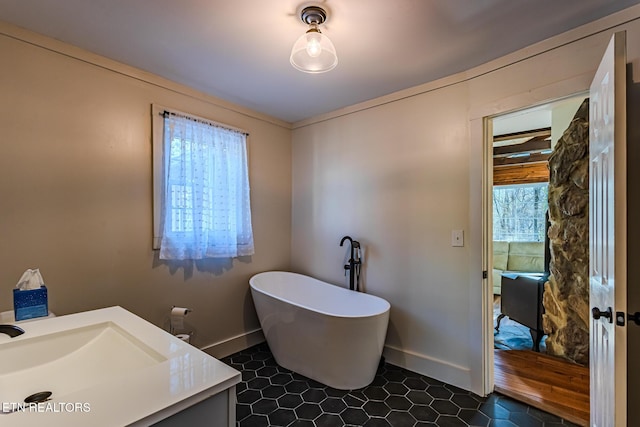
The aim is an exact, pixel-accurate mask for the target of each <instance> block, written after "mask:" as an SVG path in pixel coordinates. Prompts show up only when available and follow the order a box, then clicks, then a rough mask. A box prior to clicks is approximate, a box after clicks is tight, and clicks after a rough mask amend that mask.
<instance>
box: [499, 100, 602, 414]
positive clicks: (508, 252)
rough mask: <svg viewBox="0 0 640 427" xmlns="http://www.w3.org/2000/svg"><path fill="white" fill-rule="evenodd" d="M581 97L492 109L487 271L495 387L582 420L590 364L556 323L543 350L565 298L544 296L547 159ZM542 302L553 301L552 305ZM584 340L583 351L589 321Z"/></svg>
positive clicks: (558, 151) (558, 152)
mask: <svg viewBox="0 0 640 427" xmlns="http://www.w3.org/2000/svg"><path fill="white" fill-rule="evenodd" d="M585 98H586V95H580V96H575V97H571V98H567V99H562V100H558V101H554V102H550V103H546V104H544V105H539V106H535V107H531V108H527V109H524V110H519V111H516V112H513V113H508V114H504V115H500V116H496V117H493V118H492V119H490V121H491V123H490V126H489V128H492V129H493V131H492V132H491V134H490V137H491V138H492V139H491V141H489V144H490V147H489V148H490V149H491V152H492V154H493V155H492V156H490V163H491V167H490V168H489V169H490V171H492V178H493V179H492V191H490V192H489V193H490V199H491V202H490V203H489V204H488V206H489V207H491V210H492V212H491V216H492V221H491V223H492V227H491V232H490V235H491V236H492V238H491V239H490V240H491V242H490V250H489V251H490V252H491V255H492V256H491V258H490V259H492V261H491V264H492V265H491V267H492V269H493V271H492V272H490V273H489V276H488V278H489V281H490V286H489V288H490V289H491V288H492V289H493V298H492V307H491V308H490V311H491V312H492V313H493V322H494V328H495V329H494V338H493V340H492V341H493V347H494V366H493V368H494V369H493V371H494V384H495V390H496V391H498V392H501V393H502V394H506V395H508V396H510V397H513V398H516V399H519V400H522V401H524V402H525V403H527V404H529V405H532V406H535V407H538V408H540V409H543V410H545V411H548V412H551V413H554V414H556V415H558V416H561V417H562V418H565V419H568V420H570V421H573V422H575V423H577V424H579V425H587V423H588V420H589V388H588V387H589V371H588V366H583V365H581V362H582V360H580V358H579V354H578V360H577V361H576V360H572V355H569V354H564V352H563V351H564V350H563V349H562V348H560V347H558V342H557V341H558V334H557V333H556V332H557V331H554V332H552V336H551V340H550V343H549V344H550V346H551V348H550V350H551V351H548V349H547V342H546V341H547V339H548V336H547V335H546V332H545V329H548V327H549V326H552V327H555V323H554V321H555V320H554V318H553V317H551V316H552V314H553V315H554V316H556V317H557V315H559V316H560V318H563V316H564V314H563V313H557V311H558V308H559V307H563V305H562V304H555V305H554V304H553V303H554V301H553V298H551V299H550V297H549V295H553V292H552V291H553V289H547V291H546V292H547V294H548V295H544V294H545V283H546V282H547V281H548V278H549V263H550V258H551V253H550V252H551V251H550V250H549V248H550V246H551V245H550V243H549V239H548V235H549V233H548V230H549V227H550V225H551V222H550V221H549V220H548V219H547V218H548V216H546V214H547V211H548V207H549V203H548V195H549V191H550V190H549V176H550V174H549V167H548V165H549V160H550V159H552V156H555V157H554V158H553V159H552V162H556V163H557V162H558V157H559V156H562V155H565V154H564V151H563V150H564V146H565V145H566V144H567V141H568V140H570V139H571V137H570V136H564V135H563V134H564V132H565V130H567V129H568V128H569V126H570V124H572V121H573V120H574V116H575V117H577V116H576V112H579V110H580V108H581V105H582V104H583V101H584V100H585ZM587 111H588V108H587ZM587 122H588V116H587ZM572 126H575V121H574V122H573V124H572ZM587 146H588V145H587ZM587 158H588V157H587ZM555 176H557V174H556V175H555ZM551 191H552V194H554V195H555V194H557V192H554V191H556V190H555V189H553V188H552V190H551ZM587 191H588V189H587ZM553 197H555V196H552V198H553ZM555 201H556V202H557V200H555ZM587 202H588V192H587ZM553 215H555V217H556V219H555V222H553V224H554V225H553V227H554V228H553V230H557V228H558V220H557V216H558V215H557V212H554V213H553ZM587 227H588V224H587ZM587 229H588V228H587ZM584 243H585V245H586V244H587V243H588V241H585V242H584ZM556 248H557V247H556ZM587 262H588V258H587ZM546 286H547V287H548V286H549V285H546ZM587 296H588V294H587ZM545 299H546V302H545ZM587 301H588V300H587ZM545 305H549V306H550V308H552V310H550V311H549V313H545ZM552 312H553V313H552ZM544 316H548V317H549V319H543V317H544ZM565 317H566V316H565ZM545 324H546V326H545ZM556 329H557V328H556ZM586 343H587V355H588V329H587V339H586ZM564 344H566V343H562V345H564ZM569 344H571V343H569ZM583 350H584V349H582V351H583ZM579 351H580V349H578V351H577V352H574V353H579ZM574 359H575V358H574ZM576 362H577V363H576ZM551 391H552V393H551Z"/></svg>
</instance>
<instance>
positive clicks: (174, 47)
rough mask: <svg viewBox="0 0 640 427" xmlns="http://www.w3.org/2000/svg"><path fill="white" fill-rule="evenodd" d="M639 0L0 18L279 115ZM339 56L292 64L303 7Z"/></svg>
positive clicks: (45, 8) (10, 8)
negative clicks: (329, 65) (307, 66)
mask: <svg viewBox="0 0 640 427" xmlns="http://www.w3.org/2000/svg"><path fill="white" fill-rule="evenodd" d="M637 3H640V0H318V1H315V2H314V1H311V2H309V1H305V0H0V20H2V21H6V22H9V23H12V24H15V25H18V26H21V27H24V28H27V29H29V30H32V31H35V32H38V33H42V34H45V35H47V36H50V37H53V38H56V39H59V40H62V41H64V42H67V43H70V44H73V45H76V46H78V47H81V48H84V49H86V50H88V51H91V52H94V53H97V54H100V55H103V56H106V57H108V58H112V59H115V60H117V61H120V62H123V63H126V64H129V65H132V66H135V67H138V68H141V69H143V70H146V71H150V72H152V73H155V74H158V75H160V76H163V77H165V78H168V79H171V80H174V81H177V82H180V83H183V84H186V85H188V86H191V87H193V88H195V89H198V90H200V91H203V92H205V93H208V94H211V95H214V96H217V97H220V98H223V99H226V100H228V101H231V102H234V103H237V104H240V105H243V106H245V107H248V108H251V109H254V110H256V111H259V112H262V113H265V114H268V115H271V116H273V117H276V118H279V119H281V120H284V121H287V122H296V121H299V120H302V119H305V118H309V117H312V116H315V115H318V114H321V113H325V112H329V111H332V110H335V109H338V108H341V107H345V106H348V105H352V104H355V103H358V102H361V101H365V100H369V99H372V98H375V97H378V96H381V95H385V94H388V93H391V92H395V91H398V90H401V89H405V88H408V87H411V86H415V85H418V84H422V83H426V82H428V81H431V80H435V79H438V78H440V77H444V76H447V75H450V74H453V73H456V72H460V71H463V70H466V69H469V68H472V67H474V66H477V65H480V64H482V63H484V62H487V61H489V60H491V59H495V58H498V57H500V56H503V55H505V54H507V53H510V52H513V51H515V50H518V49H520V48H522V47H525V46H527V45H530V44H532V43H535V42H537V41H541V40H544V39H546V38H549V37H551V36H553V35H556V34H559V33H561V32H564V31H566V30H569V29H571V28H575V27H577V26H579V25H582V24H585V23H587V22H590V21H593V20H595V19H597V18H600V17H602V16H606V15H608V14H611V13H613V12H615V11H618V10H621V9H624V8H626V7H629V6H631V5H634V4H637ZM309 4H318V5H322V6H323V7H325V8H326V9H327V10H328V13H329V18H328V22H327V23H326V25H324V26H323V32H324V34H326V35H327V36H328V37H329V38H330V39H331V40H332V41H333V43H334V45H335V46H336V50H337V52H338V59H339V63H338V66H337V67H336V68H335V69H334V70H333V71H330V72H328V73H325V74H305V73H302V72H300V71H297V70H295V69H294V68H293V67H292V66H291V65H290V64H289V53H290V49H291V47H292V46H293V43H294V42H295V40H296V39H297V38H298V37H299V36H300V35H301V34H302V33H303V32H304V31H305V30H306V26H305V25H304V24H303V23H302V22H301V21H300V18H299V10H300V9H301V7H302V6H304V5H309Z"/></svg>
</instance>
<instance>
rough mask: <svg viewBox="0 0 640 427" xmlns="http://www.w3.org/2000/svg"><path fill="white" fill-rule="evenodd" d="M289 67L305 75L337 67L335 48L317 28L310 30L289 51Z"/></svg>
mask: <svg viewBox="0 0 640 427" xmlns="http://www.w3.org/2000/svg"><path fill="white" fill-rule="evenodd" d="M289 60H290V62H291V65H293V66H294V67H295V68H296V69H298V70H300V71H304V72H305V73H324V72H327V71H330V70H333V69H334V68H335V67H336V65H338V56H337V55H336V48H335V47H334V46H333V43H331V40H329V38H328V37H327V36H325V35H324V34H322V33H321V32H320V30H319V29H317V28H311V29H309V31H307V32H306V33H304V34H303V35H302V36H300V37H299V38H298V40H297V41H296V42H295V44H294V45H293V48H292V49H291V57H290V58H289Z"/></svg>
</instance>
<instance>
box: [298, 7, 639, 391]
mask: <svg viewBox="0 0 640 427" xmlns="http://www.w3.org/2000/svg"><path fill="white" fill-rule="evenodd" d="M638 16H640V8H638V7H636V8H633V9H630V10H627V11H624V12H623V13H620V14H616V15H613V16H611V17H608V18H605V19H604V20H602V21H599V22H597V23H592V24H590V25H588V26H585V27H582V28H579V29H577V30H574V31H572V32H570V33H567V34H563V35H561V36H558V37H555V38H554V39H550V40H547V41H545V42H542V43H539V44H537V45H534V46H532V47H530V48H527V49H524V50H522V51H519V52H516V53H514V54H512V55H509V56H507V57H504V58H501V59H499V60H497V61H494V62H492V63H489V64H486V65H483V66H481V67H478V68H477V69H474V70H470V71H469V72H466V73H463V74H460V75H457V76H451V77H449V78H447V79H443V80H441V81H439V82H434V83H430V84H426V85H423V86H420V87H416V88H413V89H411V90H407V91H403V92H400V93H397V94H391V95H389V96H386V97H383V98H381V99H378V100H372V101H369V102H366V103H364V104H361V105H358V106H352V107H349V108H346V109H344V110H341V111H336V112H333V113H331V114H327V115H325V116H322V117H318V118H315V119H311V120H306V121H304V122H300V123H297V124H295V125H294V131H293V165H294V166H293V235H292V239H293V240H292V241H293V246H292V249H293V250H292V267H293V269H294V270H295V271H300V272H303V273H308V274H311V275H313V276H317V277H320V278H322V279H325V280H327V281H329V282H332V283H336V284H343V283H344V278H343V270H342V262H343V259H344V253H345V250H344V248H340V247H339V246H338V243H339V241H340V238H341V237H342V236H343V235H345V234H349V235H351V236H352V237H353V238H357V239H359V240H360V241H361V242H362V243H363V245H364V246H365V249H366V259H365V264H364V267H363V269H364V272H365V280H366V289H367V292H370V293H372V294H376V295H380V296H382V297H384V298H386V299H387V300H389V302H390V303H391V320H390V325H389V332H388V336H387V342H386V346H387V347H386V350H385V353H386V354H387V356H388V358H389V360H391V361H392V362H394V363H398V364H401V365H403V366H406V367H408V368H410V369H413V370H416V371H419V372H423V373H425V374H427V375H430V376H432V377H435V378H439V379H441V380H444V381H446V382H449V383H452V384H455V385H459V386H461V387H464V388H467V389H472V390H474V391H476V392H478V393H483V392H485V391H487V390H488V389H490V387H489V386H487V385H486V384H485V383H484V382H483V377H482V372H483V366H484V364H485V363H486V366H487V367H488V366H490V359H486V360H485V356H490V355H491V354H492V353H491V351H489V350H487V351H485V350H484V347H483V345H484V344H485V343H490V342H491V341H490V340H491V334H492V324H491V312H490V310H489V307H490V298H491V292H490V290H489V289H488V284H487V281H486V280H485V281H483V280H482V275H481V272H482V270H483V266H487V265H488V262H489V260H483V258H482V253H483V245H486V243H484V242H483V227H484V224H489V222H488V219H486V218H483V216H482V212H483V207H482V206H483V205H482V203H483V192H484V191H485V189H486V188H487V186H483V173H484V171H483V164H484V163H483V153H485V151H486V150H487V148H486V147H485V146H483V117H485V116H492V115H497V114H502V113H506V112H509V111H514V110H517V109H522V108H525V107H530V106H532V105H536V104H541V103H544V102H548V101H551V100H554V99H557V98H560V97H565V96H568V95H572V94H576V93H580V92H582V91H584V90H587V89H588V87H589V84H590V81H591V78H592V77H593V74H594V72H595V69H596V67H597V64H598V62H599V58H600V56H601V55H602V53H603V52H604V49H605V47H606V44H607V42H608V40H609V38H610V36H611V34H612V32H613V30H614V29H615V30H619V29H627V31H628V32H629V33H628V36H627V40H628V55H629V59H630V61H631V62H634V63H635V64H634V65H635V67H636V68H637V67H638V61H640V21H639V20H638V19H637V18H638ZM630 18H634V19H635V20H633V21H631V22H629V23H628V24H625V25H623V26H622V27H620V28H613V27H614V26H615V25H617V24H619V23H621V22H626V21H628V20H629V19H630ZM635 73H636V76H634V81H635V82H637V81H638V80H639V78H638V75H637V74H638V71H637V70H635ZM454 229H464V230H465V246H464V247H462V248H457V247H451V243H450V242H451V231H452V230H454ZM485 268H486V267H485ZM484 337H486V340H485V338H484ZM488 369H490V368H488ZM487 372H488V373H490V370H488V371H487Z"/></svg>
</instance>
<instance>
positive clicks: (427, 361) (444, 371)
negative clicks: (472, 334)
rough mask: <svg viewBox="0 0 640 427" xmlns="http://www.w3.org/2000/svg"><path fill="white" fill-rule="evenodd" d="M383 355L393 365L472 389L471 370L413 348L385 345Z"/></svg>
mask: <svg viewBox="0 0 640 427" xmlns="http://www.w3.org/2000/svg"><path fill="white" fill-rule="evenodd" d="M382 355H383V356H384V357H385V358H386V361H387V362H389V363H391V364H392V365H395V366H399V367H401V368H405V369H408V370H410V371H413V372H416V373H419V374H422V375H425V376H427V377H429V378H434V379H436V380H439V381H442V382H446V383H447V384H450V385H453V386H456V387H460V388H462V389H464V390H471V370H470V369H469V368H465V367H464V366H459V365H456V364H454V363H450V362H447V361H444V360H439V359H436V358H433V357H430V356H427V355H425V354H420V353H416V352H414V351H411V350H406V349H404V350H403V349H399V348H397V347H394V346H390V345H385V346H384V350H383V351H382Z"/></svg>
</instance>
